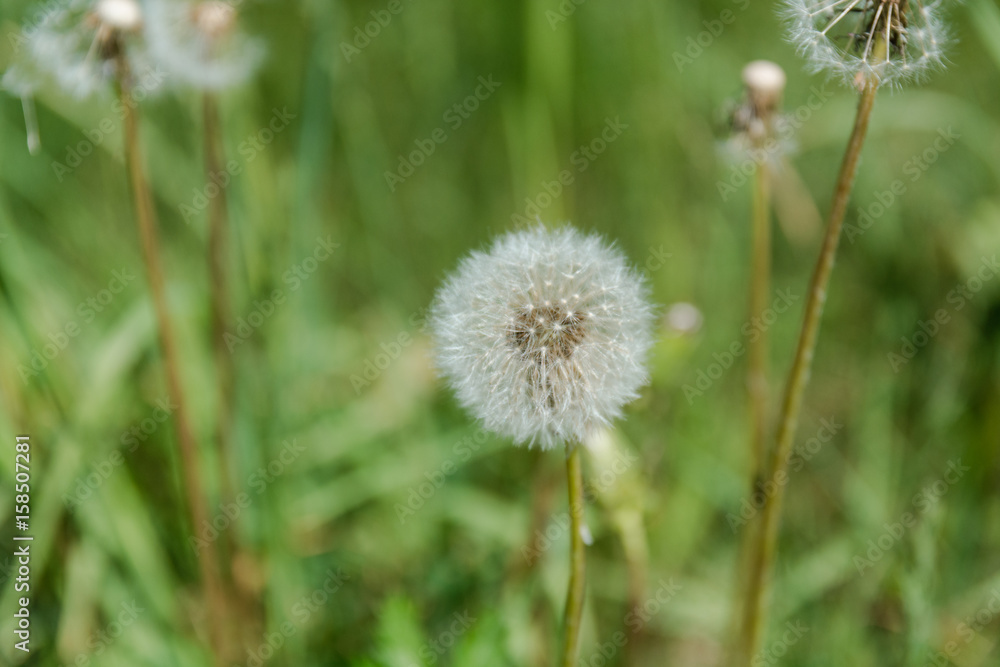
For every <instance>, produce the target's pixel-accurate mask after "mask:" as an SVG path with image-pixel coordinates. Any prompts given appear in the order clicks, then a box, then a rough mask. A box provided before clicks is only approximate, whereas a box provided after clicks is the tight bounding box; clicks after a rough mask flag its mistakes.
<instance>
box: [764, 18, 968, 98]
mask: <svg viewBox="0 0 1000 667" xmlns="http://www.w3.org/2000/svg"><path fill="white" fill-rule="evenodd" d="M943 2H944V0H927V1H925V0H785V2H784V7H783V10H782V13H783V14H784V16H785V19H786V20H787V23H788V40H789V41H790V42H791V43H792V44H794V45H795V46H796V47H797V49H798V51H799V53H800V55H802V56H803V57H805V58H806V60H807V62H808V64H809V69H810V70H812V71H814V72H817V73H819V72H823V73H826V74H828V75H830V76H831V77H833V78H837V79H840V80H841V81H842V82H843V83H845V84H847V85H849V86H852V87H858V86H859V85H863V84H864V83H865V82H866V81H874V82H876V83H877V84H878V85H890V86H898V85H901V84H903V83H906V82H909V81H919V80H922V79H924V78H925V77H926V76H927V75H928V74H929V73H930V72H931V71H933V70H934V69H937V68H939V67H940V66H942V65H943V63H944V49H945V47H946V46H947V44H948V42H949V39H950V37H949V32H948V27H947V24H946V23H945V21H944V19H943V7H942V5H943ZM880 47H881V48H880Z"/></svg>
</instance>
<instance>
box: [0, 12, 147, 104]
mask: <svg viewBox="0 0 1000 667" xmlns="http://www.w3.org/2000/svg"><path fill="white" fill-rule="evenodd" d="M142 26H143V13H142V11H141V8H140V6H139V4H138V3H137V2H136V1H135V0H99V1H98V2H94V1H93V0H65V2H60V3H52V6H48V5H47V7H46V9H44V10H43V12H42V13H41V17H40V18H39V19H38V21H37V23H35V24H34V25H33V26H31V29H30V30H29V29H27V28H26V29H25V30H23V31H22V32H21V33H20V34H19V35H18V39H19V44H20V45H21V46H22V48H20V49H19V50H18V54H17V58H16V60H15V62H14V64H13V65H12V66H11V67H10V69H8V70H7V71H6V72H5V73H4V77H3V82H2V85H3V87H4V88H6V89H7V90H9V91H11V92H13V93H15V94H18V95H22V96H26V95H31V94H33V93H34V92H35V91H37V90H38V89H41V88H45V87H47V86H49V85H53V86H55V87H56V88H58V89H59V90H60V91H62V92H63V93H65V94H68V95H71V96H73V97H76V98H85V97H89V96H91V95H94V94H97V93H101V92H106V91H108V90H109V89H110V87H109V86H108V83H109V82H110V80H111V79H113V78H114V77H115V76H117V74H118V70H117V67H116V60H118V59H119V57H121V55H122V50H121V46H122V45H123V44H126V43H127V46H128V48H127V49H126V50H125V57H127V59H128V64H129V69H130V70H131V71H132V72H133V73H138V72H142V71H145V70H146V69H148V67H149V65H148V60H147V59H146V51H145V47H144V44H143V40H142V39H141V37H140V35H139V33H140V32H141V28H142ZM22 42H23V43H22Z"/></svg>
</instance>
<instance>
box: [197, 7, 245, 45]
mask: <svg viewBox="0 0 1000 667" xmlns="http://www.w3.org/2000/svg"><path fill="white" fill-rule="evenodd" d="M192 12H193V14H194V24H195V26H197V28H198V29H199V30H201V31H202V32H203V33H205V35H206V36H208V37H213V38H218V37H221V36H222V35H225V34H226V33H228V32H229V31H230V30H231V29H232V28H233V26H234V25H236V10H235V9H233V7H232V6H231V5H228V4H226V3H225V2H219V0H210V1H209V2H202V3H199V4H198V5H196V6H195V7H194V8H193V10H192Z"/></svg>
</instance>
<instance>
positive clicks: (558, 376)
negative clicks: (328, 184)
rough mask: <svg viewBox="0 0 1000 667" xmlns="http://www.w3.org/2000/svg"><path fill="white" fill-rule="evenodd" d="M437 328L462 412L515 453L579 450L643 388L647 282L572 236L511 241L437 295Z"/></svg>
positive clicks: (444, 367) (461, 271)
mask: <svg viewBox="0 0 1000 667" xmlns="http://www.w3.org/2000/svg"><path fill="white" fill-rule="evenodd" d="M431 324H432V330H433V333H434V338H435V347H436V357H437V366H438V369H439V370H440V372H441V373H442V374H443V375H444V377H445V378H446V379H447V381H448V382H449V384H450V385H451V386H452V388H453V389H454V390H455V393H456V394H457V397H458V400H459V402H460V403H461V404H462V405H463V406H465V407H466V408H467V409H468V410H470V411H471V412H472V413H473V414H474V415H475V416H476V417H478V418H479V419H480V420H482V422H483V424H484V425H485V427H486V428H488V429H490V430H492V431H496V432H498V433H501V434H504V435H507V436H510V437H511V438H513V439H514V440H515V441H516V442H517V443H518V444H522V443H526V444H528V445H529V446H531V445H535V444H538V445H539V446H540V447H541V448H543V449H549V448H551V447H553V446H555V445H556V443H558V442H561V441H573V442H582V441H583V440H584V439H585V438H586V436H587V435H588V433H590V432H591V431H592V430H593V429H594V428H596V427H599V426H605V425H608V424H610V423H611V422H612V421H613V420H614V419H615V418H617V417H619V416H620V415H621V411H622V407H623V406H624V405H625V404H626V403H628V402H629V401H631V400H632V399H634V398H636V397H637V395H638V394H637V390H638V389H639V387H641V386H642V385H643V384H645V383H646V381H647V374H646V356H647V352H648V350H649V347H650V345H651V344H652V325H653V313H652V309H651V307H650V305H649V303H648V301H647V288H646V286H645V283H644V281H643V278H642V277H641V276H640V274H638V273H637V272H636V271H634V270H633V269H632V268H631V267H630V266H629V265H628V264H627V263H626V260H625V257H624V256H623V255H622V253H621V252H619V251H618V250H616V249H614V248H613V247H610V246H608V245H607V244H605V243H604V241H603V240H602V239H601V238H600V237H599V236H584V235H582V234H581V233H579V232H577V231H576V230H574V229H573V228H571V227H563V228H561V229H557V230H548V229H546V228H545V227H542V226H539V227H536V228H534V229H531V230H526V231H518V232H511V233H509V234H507V235H505V236H503V237H501V238H499V239H497V240H496V241H495V242H494V243H493V246H492V248H491V249H490V251H489V252H485V253H484V252H474V253H472V255H471V256H469V257H467V258H466V259H465V260H463V261H462V263H461V264H460V265H459V267H458V270H457V271H456V272H455V273H454V274H452V275H451V277H450V278H449V279H448V280H447V281H446V282H445V284H444V285H443V286H442V287H441V288H440V289H439V291H438V293H437V296H436V298H435V301H434V305H433V306H432V309H431Z"/></svg>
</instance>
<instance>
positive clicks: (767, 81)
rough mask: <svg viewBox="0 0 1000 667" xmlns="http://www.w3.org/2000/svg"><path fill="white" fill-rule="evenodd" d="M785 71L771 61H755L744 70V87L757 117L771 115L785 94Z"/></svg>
mask: <svg viewBox="0 0 1000 667" xmlns="http://www.w3.org/2000/svg"><path fill="white" fill-rule="evenodd" d="M785 81H786V77H785V70H783V69H781V67H780V66H778V65H777V64H776V63H773V62H771V61H770V60H754V61H752V62H750V63H747V65H746V67H744V68H743V85H744V86H746V90H747V98H748V99H749V100H750V103H751V104H752V105H753V106H754V109H755V110H756V112H757V116H767V115H769V114H771V113H772V112H773V111H774V110H775V109H777V108H778V106H779V105H780V103H781V95H782V93H784V92H785Z"/></svg>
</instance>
